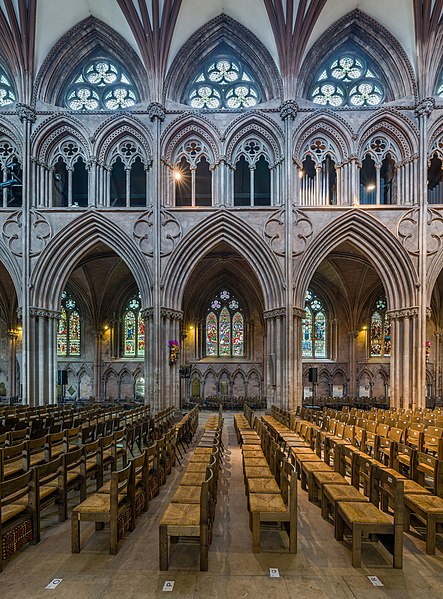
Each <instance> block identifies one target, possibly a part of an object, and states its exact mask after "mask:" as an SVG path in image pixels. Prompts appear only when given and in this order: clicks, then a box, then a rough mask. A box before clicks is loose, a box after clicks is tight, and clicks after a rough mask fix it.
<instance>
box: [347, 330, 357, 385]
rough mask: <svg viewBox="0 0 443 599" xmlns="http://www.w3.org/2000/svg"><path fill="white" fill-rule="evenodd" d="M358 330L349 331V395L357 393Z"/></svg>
mask: <svg viewBox="0 0 443 599" xmlns="http://www.w3.org/2000/svg"><path fill="white" fill-rule="evenodd" d="M357 337H358V331H349V332H348V339H349V385H348V393H349V395H351V396H353V395H357V361H356V340H357Z"/></svg>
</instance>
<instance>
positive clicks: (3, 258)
mask: <svg viewBox="0 0 443 599" xmlns="http://www.w3.org/2000/svg"><path fill="white" fill-rule="evenodd" d="M0 264H3V266H4V267H5V269H6V270H7V272H8V274H9V276H10V277H11V280H12V283H13V285H14V289H15V293H16V294H17V298H18V303H19V304H21V291H22V284H21V281H22V274H21V268H20V264H19V262H18V260H17V258H15V256H14V255H13V254H12V252H11V251H10V250H9V248H8V247H7V245H6V244H5V243H4V242H3V241H2V240H1V239H0Z"/></svg>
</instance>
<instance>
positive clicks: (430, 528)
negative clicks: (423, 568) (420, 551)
mask: <svg viewBox="0 0 443 599" xmlns="http://www.w3.org/2000/svg"><path fill="white" fill-rule="evenodd" d="M436 532H437V523H436V520H435V517H434V516H433V515H432V514H428V518H427V527H426V553H427V554H428V555H435V541H436Z"/></svg>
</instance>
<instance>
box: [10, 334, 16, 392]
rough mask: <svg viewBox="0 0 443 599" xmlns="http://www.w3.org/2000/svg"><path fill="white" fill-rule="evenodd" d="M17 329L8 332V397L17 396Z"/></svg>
mask: <svg viewBox="0 0 443 599" xmlns="http://www.w3.org/2000/svg"><path fill="white" fill-rule="evenodd" d="M17 339H18V332H17V329H16V328H15V327H14V328H11V329H9V330H8V395H10V396H11V395H12V396H14V395H17V384H16V383H17V356H16V351H17Z"/></svg>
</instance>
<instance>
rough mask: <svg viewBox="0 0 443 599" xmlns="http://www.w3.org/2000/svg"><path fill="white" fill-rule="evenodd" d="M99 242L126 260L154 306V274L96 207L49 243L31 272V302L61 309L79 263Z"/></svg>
mask: <svg viewBox="0 0 443 599" xmlns="http://www.w3.org/2000/svg"><path fill="white" fill-rule="evenodd" d="M98 242H103V243H104V244H106V245H107V246H108V247H109V248H111V250H113V251H114V252H115V253H116V254H117V255H118V256H120V258H121V259H122V260H124V261H125V262H126V264H127V266H128V268H129V269H130V271H131V272H132V274H133V276H134V279H135V281H136V283H137V286H138V288H139V290H140V293H141V297H142V306H143V307H147V306H150V305H151V303H152V302H151V279H152V277H151V273H150V270H149V267H148V265H147V264H146V262H145V261H144V260H143V258H142V256H141V254H140V252H139V251H138V250H137V247H136V246H135V244H134V242H133V241H132V239H131V238H130V237H129V236H128V235H127V234H126V233H124V232H123V231H122V230H121V229H120V228H119V227H118V226H117V225H115V224H114V223H113V222H112V221H110V220H108V219H107V218H106V217H105V216H103V215H102V214H100V213H98V212H97V211H95V210H88V211H87V212H86V213H85V214H83V215H82V216H80V217H79V218H77V219H76V220H75V221H74V222H73V223H71V224H70V225H68V226H66V227H65V228H64V229H62V230H61V231H60V233H58V235H56V236H55V237H54V238H53V239H52V240H51V242H50V243H49V244H48V245H47V247H46V250H45V252H44V253H43V254H42V255H41V256H40V259H39V261H38V263H37V265H36V267H35V270H34V272H33V273H32V277H31V280H32V283H31V285H32V288H31V305H34V306H39V307H45V308H48V309H51V310H58V309H59V303H60V295H61V293H62V291H63V288H64V285H65V284H66V281H67V279H68V277H69V275H70V273H71V272H72V270H73V269H74V267H75V265H76V264H77V263H78V261H79V259H80V258H81V257H82V256H84V255H85V254H86V253H87V252H88V251H89V250H91V249H92V248H93V247H94V245H95V244H96V243H98Z"/></svg>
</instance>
